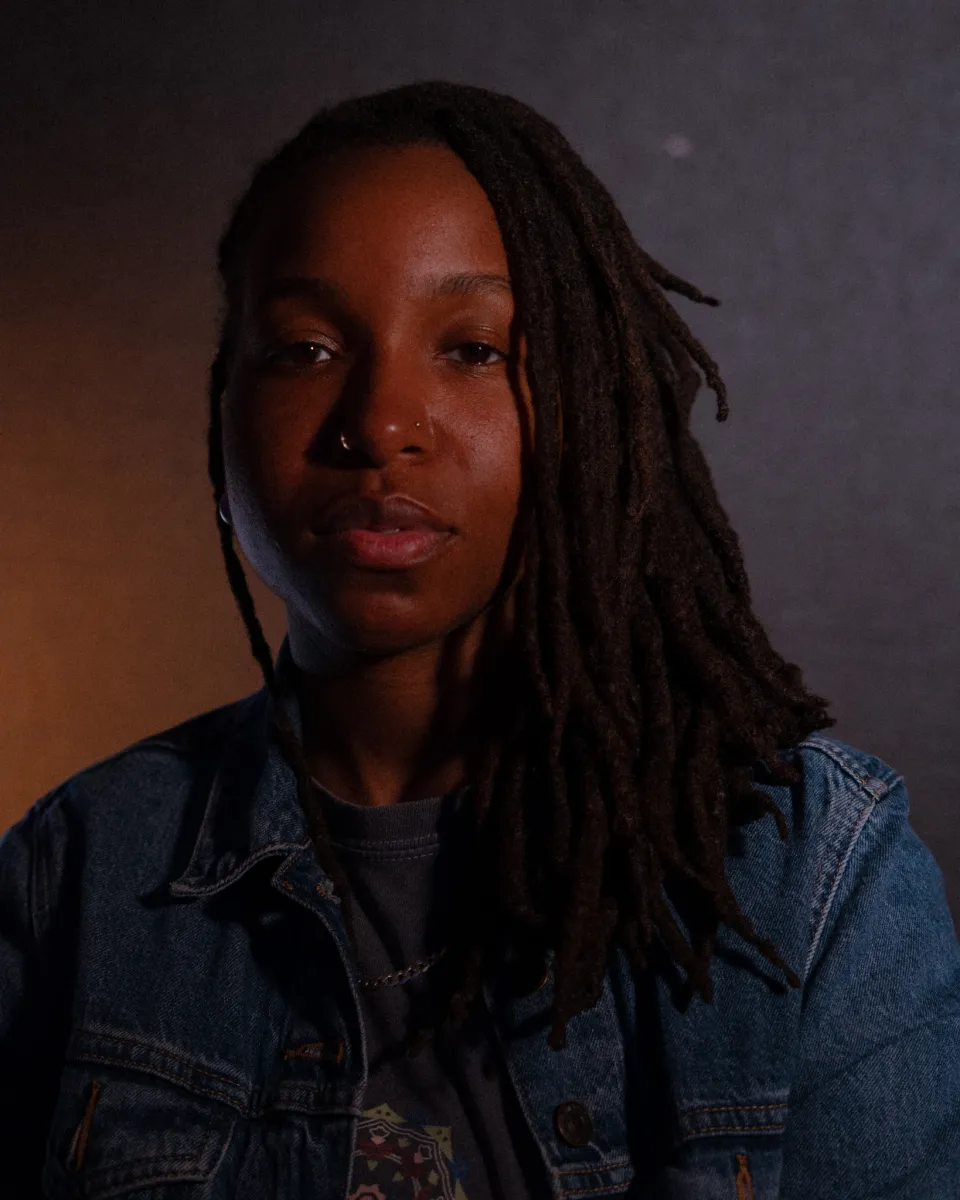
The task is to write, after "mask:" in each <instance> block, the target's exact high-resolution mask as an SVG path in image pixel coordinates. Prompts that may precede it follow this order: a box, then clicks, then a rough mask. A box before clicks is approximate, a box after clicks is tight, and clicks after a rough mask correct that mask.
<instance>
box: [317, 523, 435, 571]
mask: <svg viewBox="0 0 960 1200" xmlns="http://www.w3.org/2000/svg"><path fill="white" fill-rule="evenodd" d="M453 538H454V534H453V533H452V532H451V531H450V530H438V529H423V528H421V529H382V528H380V529H341V530H337V531H335V532H331V533H324V534H320V535H319V537H318V539H317V540H318V542H320V543H321V544H322V545H323V546H324V547H325V548H327V549H328V550H329V551H330V552H331V553H332V554H334V555H335V556H336V557H338V558H340V559H342V560H343V561H346V562H348V563H350V564H351V565H352V566H355V567H366V568H368V569H372V570H381V571H404V570H408V569H409V568H410V567H417V566H420V564H421V563H425V562H428V561H430V560H431V559H434V558H436V557H437V556H438V555H440V554H442V553H443V552H444V551H445V550H447V549H448V548H449V547H450V545H451V544H452V542H453Z"/></svg>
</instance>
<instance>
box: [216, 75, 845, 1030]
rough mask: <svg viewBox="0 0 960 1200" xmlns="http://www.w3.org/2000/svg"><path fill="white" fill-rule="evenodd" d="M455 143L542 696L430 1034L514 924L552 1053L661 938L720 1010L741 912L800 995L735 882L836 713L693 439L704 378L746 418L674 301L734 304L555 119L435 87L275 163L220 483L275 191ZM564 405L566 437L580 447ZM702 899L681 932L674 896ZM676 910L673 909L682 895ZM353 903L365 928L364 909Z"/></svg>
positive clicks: (389, 103)
mask: <svg viewBox="0 0 960 1200" xmlns="http://www.w3.org/2000/svg"><path fill="white" fill-rule="evenodd" d="M415 143H438V144H442V145H446V146H448V147H449V148H450V149H452V150H453V151H454V152H455V153H456V154H457V155H458V156H459V157H460V158H461V159H462V160H463V162H464V163H465V165H466V166H467V168H468V169H469V170H470V171H471V172H472V174H473V175H474V176H475V177H476V179H477V180H478V182H479V183H480V185H481V186H482V187H483V189H484V191H485V192H486V194H487V196H488V197H489V200H490V203H491V205H492V207H493V210H494V212H495V214H496V218H497V221H498V224H499V227H500V231H501V236H502V238H503V243H504V247H505V249H506V253H507V259H508V263H509V268H510V276H511V281H512V285H513V290H514V296H515V302H516V310H517V318H518V322H519V325H520V326H521V327H522V329H523V333H524V337H525V340H526V347H527V352H526V364H525V368H526V376H527V381H528V384H529V388H530V392H531V395H532V397H533V400H534V406H535V410H536V414H537V419H536V421H535V444H534V452H533V456H532V471H533V479H532V480H531V484H530V492H531V497H532V503H531V505H530V510H529V517H528V520H527V523H526V527H525V530H524V543H523V545H524V562H525V568H524V571H523V574H522V578H521V579H520V581H519V583H518V587H517V597H516V613H517V628H518V633H519V644H520V646H521V647H522V659H523V663H522V674H523V686H522V687H521V688H520V689H519V691H518V693H517V694H518V696H519V697H520V698H521V702H519V703H516V704H515V705H514V708H513V710H512V712H511V713H510V716H509V724H508V728H507V729H506V732H505V736H504V737H503V738H500V739H498V740H497V743H496V745H495V746H494V745H492V746H491V747H490V748H489V750H488V752H487V753H486V755H485V757H484V758H483V761H482V762H481V763H479V764H478V769H477V771H476V776H475V778H474V779H473V780H472V781H471V782H472V787H471V790H470V811H469V819H470V820H471V821H472V822H473V826H474V829H473V832H474V837H473V838H472V845H473V846H474V848H475V849H474V858H473V861H472V863H471V864H469V867H468V868H467V869H465V870H464V871H463V873H462V875H461V879H462V881H463V882H462V887H463V895H464V896H465V897H467V896H468V897H469V902H468V903H467V902H464V903H462V904H461V905H460V907H459V911H458V929H457V936H456V939H455V941H454V943H453V944H452V946H451V948H450V951H449V953H448V955H447V958H446V960H445V969H444V972H443V976H442V977H443V985H442V987H441V988H440V990H439V993H438V998H437V1000H436V1005H435V1009H434V1011H433V1015H432V1017H431V1019H430V1021H429V1022H428V1024H427V1026H426V1027H424V1029H422V1030H420V1031H419V1035H418V1036H419V1037H420V1039H421V1043H422V1038H423V1037H425V1036H429V1035H430V1034H431V1032H433V1031H434V1030H435V1029H437V1028H439V1027H440V1025H441V1024H442V1023H443V1022H444V1021H446V1020H448V1019H449V1021H450V1022H451V1024H452V1025H453V1027H454V1028H460V1027H461V1026H462V1024H463V1022H464V1020H465V1018H466V1016H467V1013H468V1011H469V1010H470V1008H471V1007H472V1005H473V1004H474V1002H475V1001H476V999H477V997H478V994H479V992H480V988H481V986H482V983H483V980H484V977H485V975H486V974H487V973H488V971H490V970H491V969H492V967H493V965H494V964H495V963H496V962H497V961H499V955H500V952H501V950H502V945H503V939H504V935H505V931H507V930H509V931H510V933H511V936H512V937H513V939H514V940H515V941H517V943H518V944H521V945H526V946H528V947H530V948H531V949H532V948H537V950H538V951H540V952H543V953H546V952H547V951H551V952H552V953H553V977H554V998H553V1012H552V1026H551V1030H550V1034H549V1043H550V1045H551V1046H552V1047H554V1048H555V1049H559V1048H561V1047H562V1046H564V1045H565V1044H566V1026H567V1023H568V1022H569V1021H570V1019H571V1018H572V1017H573V1016H575V1015H576V1014H577V1013H578V1012H581V1011H583V1010H585V1009H587V1008H590V1007H592V1006H593V1005H594V1004H595V1003H596V1001H597V999H598V998H599V995H600V992H601V990H602V987H603V979H604V973H605V970H606V967H607V964H608V962H609V959H610V955H611V953H612V951H613V949H614V947H615V946H621V947H623V949H624V950H625V951H626V953H627V954H628V955H629V958H630V962H631V965H632V967H633V968H634V970H636V971H638V972H639V971H642V970H644V969H647V968H649V967H650V965H651V962H652V952H653V948H654V946H655V944H656V945H659V947H660V948H661V949H662V950H663V951H665V952H666V953H667V954H668V955H669V957H670V958H671V959H672V960H674V961H675V963H676V964H677V965H678V966H679V967H680V968H682V969H683V970H684V971H685V972H686V980H685V985H686V992H685V994H686V998H685V1000H684V1001H683V1003H684V1005H685V1004H686V1003H688V1002H689V1000H690V999H691V998H692V997H693V995H695V994H699V995H701V996H702V998H703V999H704V1000H705V1001H706V1002H708V1003H709V1002H710V1001H711V999H712V987H711V981H710V975H709V967H710V960H711V956H712V953H713V948H714V943H715V938H716V931H717V928H718V926H719V924H720V923H721V922H723V923H724V924H726V925H727V926H728V927H730V928H731V929H732V930H734V931H735V932H736V933H737V934H739V935H740V936H741V937H742V938H744V939H745V940H746V941H747V942H749V943H751V944H752V945H754V946H756V947H757V949H758V950H759V951H760V953H761V954H762V955H763V956H764V957H765V958H766V959H767V961H769V962H770V963H771V964H772V965H774V966H775V967H777V968H779V969H781V970H782V971H783V972H784V975H785V977H786V979H787V981H788V983H789V984H790V985H791V986H792V987H799V986H800V980H799V978H798V976H797V975H796V973H795V972H794V971H793V970H792V969H791V968H790V967H789V966H788V965H787V964H786V963H784V962H783V960H782V959H781V958H780V955H779V953H778V952H777V950H776V947H775V946H774V945H773V943H772V942H770V941H769V940H768V939H767V938H765V937H762V936H761V935H759V934H758V933H757V932H756V930H755V929H754V928H753V925H752V923H751V922H750V921H749V919H748V918H747V917H746V916H745V914H744V913H743V912H742V911H741V909H740V907H739V905H738V903H737V901H736V899H735V897H734V895H733V893H732V891H731V889H730V887H729V885H728V883H727V881H726V878H725V873H724V859H725V856H726V851H727V843H728V836H729V833H730V830H731V829H732V828H733V827H735V826H740V825H743V824H746V823H747V822H750V821H754V820H757V819H759V818H760V817H762V816H764V815H765V814H772V815H773V817H774V819H775V820H776V823H777V826H778V830H779V833H780V837H781V838H782V839H785V838H786V836H787V828H786V822H785V819H784V817H783V814H782V813H781V812H780V810H779V809H778V808H777V806H776V805H775V803H774V802H773V800H772V799H771V797H770V796H769V795H768V794H767V793H766V792H764V791H762V790H760V789H759V788H758V787H757V786H756V769H757V767H758V764H763V766H764V769H765V770H766V771H767V772H768V777H769V778H771V779H772V780H774V781H778V782H782V783H796V782H798V779H799V769H798V767H797V766H796V764H795V763H794V762H793V761H792V759H791V756H790V755H789V754H784V753H783V752H784V751H787V750H789V748H790V747H793V746H795V745H796V744H797V743H798V742H799V741H801V740H802V739H803V738H804V737H806V736H807V735H808V734H809V733H811V732H812V731H814V730H817V729H823V728H826V727H828V726H829V725H831V724H832V723H833V722H832V720H831V719H830V717H829V716H828V715H827V708H826V701H824V700H823V699H821V698H820V697H818V696H815V695H813V694H811V693H810V692H809V691H807V690H806V688H805V687H804V685H803V682H802V678H801V673H800V670H799V669H798V668H797V667H796V666H794V665H793V664H791V663H788V662H785V661H784V660H783V659H782V658H781V657H780V656H779V655H778V654H777V653H776V652H775V651H774V649H773V648H772V646H771V645H770V642H769V639H768V637H767V634H766V632H765V630H764V628H763V626H762V625H761V623H760V622H759V620H758V619H757V617H756V616H755V615H754V613H753V610H752V607H751V598H750V590H749V584H748V581H747V576H746V572H745V570H744V564H743V556H742V552H741V549H740V545H739V541H738V539H737V537H736V534H735V533H734V531H733V530H732V528H731V527H730V524H729V522H728V520H727V517H726V514H725V513H724V511H723V509H722V507H721V505H720V502H719V500H718V498H717V494H716V491H715V489H714V485H713V482H712V479H711V475H710V472H709V468H708V466H707V463H706V460H705V458H704V456H703V454H702V451H701V450H700V448H699V446H698V444H697V442H696V441H695V439H694V437H693V435H692V433H691V430H690V413H691V407H692V405H693V402H694V398H695V396H696V394H697V391H698V388H699V387H700V384H701V377H703V378H705V379H706V382H707V384H708V385H709V387H710V388H711V389H712V390H713V392H714V393H715V395H716V399H717V417H718V419H720V420H723V419H724V418H725V417H726V415H727V404H726V395H725V389H724V385H723V382H722V380H721V378H720V375H719V372H718V370H717V367H716V364H715V363H714V362H713V360H712V359H711V358H710V356H709V355H708V354H707V352H706V351H705V350H704V348H703V346H702V345H701V344H700V343H699V342H698V341H697V340H696V338H694V336H693V334H692V333H691V331H690V330H689V328H688V327H687V325H686V324H685V322H684V321H683V320H682V319H681V317H680V316H679V315H678V313H677V312H676V311H675V309H674V308H673V307H672V306H671V305H670V303H669V301H668V300H667V297H666V293H667V292H671V291H672V292H675V293H677V294H679V295H682V296H685V297H687V298H688V299H690V300H694V301H699V302H702V303H707V304H713V303H716V302H715V301H713V300H712V299H710V298H709V297H707V296H704V295H703V294H702V293H701V292H700V291H698V290H697V289H696V288H695V287H693V286H692V285H690V284H688V283H686V282H684V281H683V280H681V279H679V278H677V277H676V276H675V275H672V274H671V273H670V272H669V271H667V270H666V269H665V268H664V267H662V266H661V265H660V264H659V263H658V262H656V261H655V260H654V259H652V258H651V257H650V256H649V255H648V254H646V253H645V252H644V251H643V250H642V249H641V248H640V247H639V246H638V245H637V243H636V241H635V240H634V238H633V236H632V235H631V233H630V230H629V229H628V227H627V225H626V223H625V221H624V219H623V217H622V215H621V213H620V212H619V210H618V209H617V207H616V205H615V204H614V202H613V199H612V198H611V196H610V194H609V193H608V191H607V190H606V188H605V187H604V186H603V185H602V184H601V183H600V181H599V180H598V179H597V178H596V176H595V175H593V173H592V172H591V171H590V170H589V169H588V168H587V167H586V166H585V164H584V163H583V162H582V161H581V159H580V158H579V157H578V156H577V154H576V153H575V152H574V150H573V149H572V148H571V146H570V145H569V143H568V142H567V141H566V139H565V138H564V137H563V135H562V134H561V133H560V132H559V130H558V129H557V128H556V127H555V126H554V125H552V124H551V123H550V122H549V121H547V120H545V119H544V118H543V117H541V116H539V115H538V114H537V113H535V112H534V111H533V110H531V109H530V108H528V107H527V106H526V105H524V104H522V103H521V102H519V101H517V100H515V99H512V98H510V97H507V96H502V95H498V94H496V93H492V92H489V91H486V90H483V89H480V88H473V87H466V86H460V85H453V84H447V83H423V84H413V85H409V86H406V87H401V88H396V89H393V90H391V91H388V92H382V93H379V94H376V95H373V96H368V97H363V98H360V99H356V100H349V101H346V102H344V103H342V104H339V105H336V106H334V107H331V108H328V109H325V110H323V111H321V112H320V113H319V114H318V115H317V116H316V117H314V118H313V119H312V120H311V121H310V122H309V123H308V124H307V125H306V126H305V127H304V128H303V129H302V130H301V131H300V133H298V134H297V135H296V137H294V138H293V139H292V140H291V141H289V142H287V143H286V144H285V145H284V146H282V147H281V149H280V150H279V151H278V152H277V153H276V154H275V155H274V156H273V157H271V158H270V159H269V160H267V161H266V162H264V163H263V164H262V165H261V166H260V167H259V168H258V170H257V171H256V173H255V175H254V177H253V180H252V182H251V184H250V186H249V188H248V190H247V191H246V193H245V194H244V195H243V196H242V198H241V199H240V201H239V203H238V205H237V207H236V209H235V211H234V213H233V216H232V218H231V220H230V223H229V225H228V227H227V229H226V232H225V233H224V235H223V237H222V239H221V242H220V247H219V270H220V275H221V279H222V283H223V287H224V295H225V309H224V318H223V326H222V333H221V341H220V346H219V349H218V352H217V355H216V357H215V359H214V362H213V365H212V368H211V373H210V389H209V400H210V423H209V441H208V450H209V471H210V480H211V483H212V485H213V490H214V499H215V501H216V502H217V503H219V501H220V499H221V497H222V495H223V493H224V488H225V481H224V464H223V450H222V444H221V418H220V402H221V397H222V395H223V391H224V388H225V385H226V380H227V370H228V364H229V362H230V358H231V355H232V353H233V344H234V337H235V321H236V314H237V309H238V296H239V289H240V285H241V281H242V275H243V271H244V267H245V253H246V250H247V249H248V247H249V245H250V242H251V239H252V237H253V235H254V233H255V231H256V229H257V228H258V227H259V223H260V221H261V220H262V217H263V214H264V212H265V211H266V210H267V208H268V206H269V204H270V202H271V200H272V199H273V198H275V197H276V195H277V193H278V192H279V190H280V188H281V187H283V186H287V185H288V184H289V183H290V182H291V180H294V179H295V178H296V176H297V174H298V172H300V171H301V170H302V169H303V168H305V167H307V166H313V165H315V164H317V163H318V162H319V161H321V160H322V159H323V158H324V156H326V155H330V154H332V153H335V152H339V151H342V150H345V149H348V148H350V147H351V146H358V147H359V146H377V145H384V146H389V145H406V144H415ZM561 417H562V431H561ZM218 528H219V530H220V537H221V545H222V549H223V555H224V560H225V563H226V569H227V573H228V577H229V581H230V585H231V588H232V590H233V593H234V596H235V597H236V600H237V603H238V606H239V608H240V612H241V614H242V617H243V620H244V623H245V626H246V628H247V632H248V635H249V638H250V644H251V649H252V651H253V653H254V656H255V657H256V659H257V661H258V663H259V664H260V667H261V669H262V671H263V675H264V679H265V681H266V684H267V686H268V687H269V688H273V687H274V686H275V685H274V670H273V660H272V656H271V653H270V649H269V647H268V645H267V642H266V639H265V637H264V635H263V632H262V629H261V627H260V624H259V621H258V620H257V616H256V613H255V611H254V605H253V601H252V598H251V595H250V592H249V589H248V587H247V584H246V580H245V577H244V572H243V568H242V566H241V563H240V559H239V556H238V554H237V552H236V549H235V547H234V544H233V538H232V534H231V531H230V529H229V528H228V527H226V526H225V525H224V524H223V523H218ZM274 707H275V710H276V711H277V712H278V713H279V714H280V715H279V717H278V728H277V734H278V736H279V738H280V741H281V745H282V747H283V750H284V754H285V756H286V758H287V760H288V761H289V763H290V766H291V768H292V769H293V771H294V773H295V775H296V778H297V787H298V792H299V796H300V801H301V804H302V805H303V808H304V811H305V813H306V815H307V819H308V823H309V826H310V830H311V834H312V837H313V841H314V845H315V847H316V851H317V856H318V860H319V862H320V865H321V866H322V867H323V869H324V870H325V871H326V872H327V873H328V874H329V875H330V877H331V879H332V881H333V883H334V887H335V890H336V892H337V894H338V895H339V896H340V897H341V898H342V900H343V901H344V902H345V901H346V899H347V891H348V889H347V887H346V881H345V878H344V875H343V872H342V869H341V867H340V865H339V864H338V862H337V859H336V856H335V855H334V853H333V850H332V848H331V846H330V841H329V836H328V833H327V830H326V827H325V825H324V821H323V817H322V813H321V812H320V807H319V804H318V803H317V801H316V797H315V796H314V793H313V789H312V786H311V783H310V779H309V773H308V770H307V767H306V763H305V761H304V757H303V751H302V747H301V746H300V744H299V742H298V740H297V738H296V736H295V734H294V732H293V730H292V728H290V727H289V725H288V724H287V722H286V721H285V719H284V718H283V716H282V710H281V709H280V707H279V705H277V706H274ZM671 886H672V887H675V888H676V889H678V890H677V895H678V896H679V895H682V896H683V898H684V899H683V908H682V912H683V918H684V921H685V923H686V924H687V926H688V929H689V941H688V940H687V938H685V937H684V935H683V933H682V931H681V928H680V926H679V925H678V924H677V922H676V920H675V919H674V917H673V915H672V914H671V911H670V908H669V906H668V904H667V901H666V897H665V888H670V887H671ZM671 894H672V893H671ZM345 915H346V916H347V920H348V928H349V921H350V914H349V907H348V906H346V907H345Z"/></svg>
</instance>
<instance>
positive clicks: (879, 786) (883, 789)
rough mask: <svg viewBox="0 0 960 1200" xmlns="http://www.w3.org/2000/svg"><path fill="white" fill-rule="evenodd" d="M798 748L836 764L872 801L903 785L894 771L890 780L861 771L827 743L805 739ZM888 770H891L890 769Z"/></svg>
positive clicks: (900, 777)
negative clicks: (816, 753)
mask: <svg viewBox="0 0 960 1200" xmlns="http://www.w3.org/2000/svg"><path fill="white" fill-rule="evenodd" d="M799 746H800V747H802V748H803V749H805V750H816V751H818V752H819V753H820V754H823V755H825V756H826V757H827V758H829V759H830V760H831V761H832V762H834V763H836V765H837V766H838V767H839V768H840V769H841V771H843V773H844V774H845V775H848V776H849V777H850V778H851V779H852V780H853V781H854V782H855V783H857V784H858V785H859V786H860V787H861V788H862V789H863V791H865V792H866V793H867V794H868V795H869V796H870V797H871V798H872V799H873V800H882V799H884V797H885V796H887V795H888V794H889V793H890V792H891V791H893V789H894V788H895V787H896V786H897V785H898V784H900V783H903V776H902V775H900V774H899V773H898V772H896V771H894V777H893V779H890V780H886V779H881V778H880V776H878V775H871V774H869V773H868V772H866V771H863V770H862V769H861V768H859V767H858V765H857V764H856V763H855V762H854V761H853V760H852V759H851V758H849V757H848V756H847V755H846V754H844V753H843V751H842V750H839V749H838V748H837V747H836V746H834V745H832V744H831V743H829V742H821V741H819V740H816V741H815V740H814V739H812V738H807V739H805V740H804V741H802V742H800V743H799ZM890 769H891V770H893V768H892V767H891V768H890Z"/></svg>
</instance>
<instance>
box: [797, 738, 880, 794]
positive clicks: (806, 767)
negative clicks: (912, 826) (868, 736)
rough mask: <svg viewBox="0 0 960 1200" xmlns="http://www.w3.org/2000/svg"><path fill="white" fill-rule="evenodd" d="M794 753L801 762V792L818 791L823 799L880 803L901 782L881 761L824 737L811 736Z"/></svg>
mask: <svg viewBox="0 0 960 1200" xmlns="http://www.w3.org/2000/svg"><path fill="white" fill-rule="evenodd" d="M796 753H797V754H798V755H799V756H800V759H801V761H802V763H803V774H804V785H805V789H806V790H807V791H810V790H811V789H813V788H819V789H821V790H822V792H823V793H824V795H823V796H822V798H823V799H830V798H834V797H836V796H839V795H843V794H850V793H853V794H854V795H858V796H863V797H864V798H869V799H872V800H882V799H883V798H884V797H885V796H887V795H889V793H890V792H891V791H892V790H893V789H894V788H895V787H896V786H897V785H898V784H900V783H902V782H903V777H902V776H901V775H900V773H899V772H898V771H897V770H896V769H895V768H894V767H892V766H890V764H889V763H887V762H884V760H883V759H882V758H878V757H877V756H876V755H875V754H869V753H867V752H866V751H865V750H858V749H857V748H856V747H855V746H850V745H848V744H847V743H846V742H842V741H840V739H839V738H834V737H827V736H826V734H822V733H813V734H811V735H810V736H809V737H808V738H805V739H804V740H803V741H802V742H800V744H799V745H798V746H797V747H796Z"/></svg>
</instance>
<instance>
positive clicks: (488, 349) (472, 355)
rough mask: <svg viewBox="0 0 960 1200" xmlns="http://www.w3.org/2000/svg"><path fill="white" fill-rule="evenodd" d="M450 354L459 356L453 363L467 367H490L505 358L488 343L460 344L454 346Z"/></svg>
mask: <svg viewBox="0 0 960 1200" xmlns="http://www.w3.org/2000/svg"><path fill="white" fill-rule="evenodd" d="M450 354H451V355H461V357H459V358H456V357H455V358H454V360H453V361H454V362H459V363H463V364H464V365H465V366H468V367H490V366H493V363H494V362H502V361H503V360H504V359H505V358H506V355H505V354H502V353H501V352H500V351H499V350H498V349H497V348H496V347H495V346H491V345H490V344H489V343H488V342H461V343H460V345H459V346H454V348H453V349H452V350H451V351H450ZM491 355H492V356H493V358H492V359H491Z"/></svg>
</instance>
